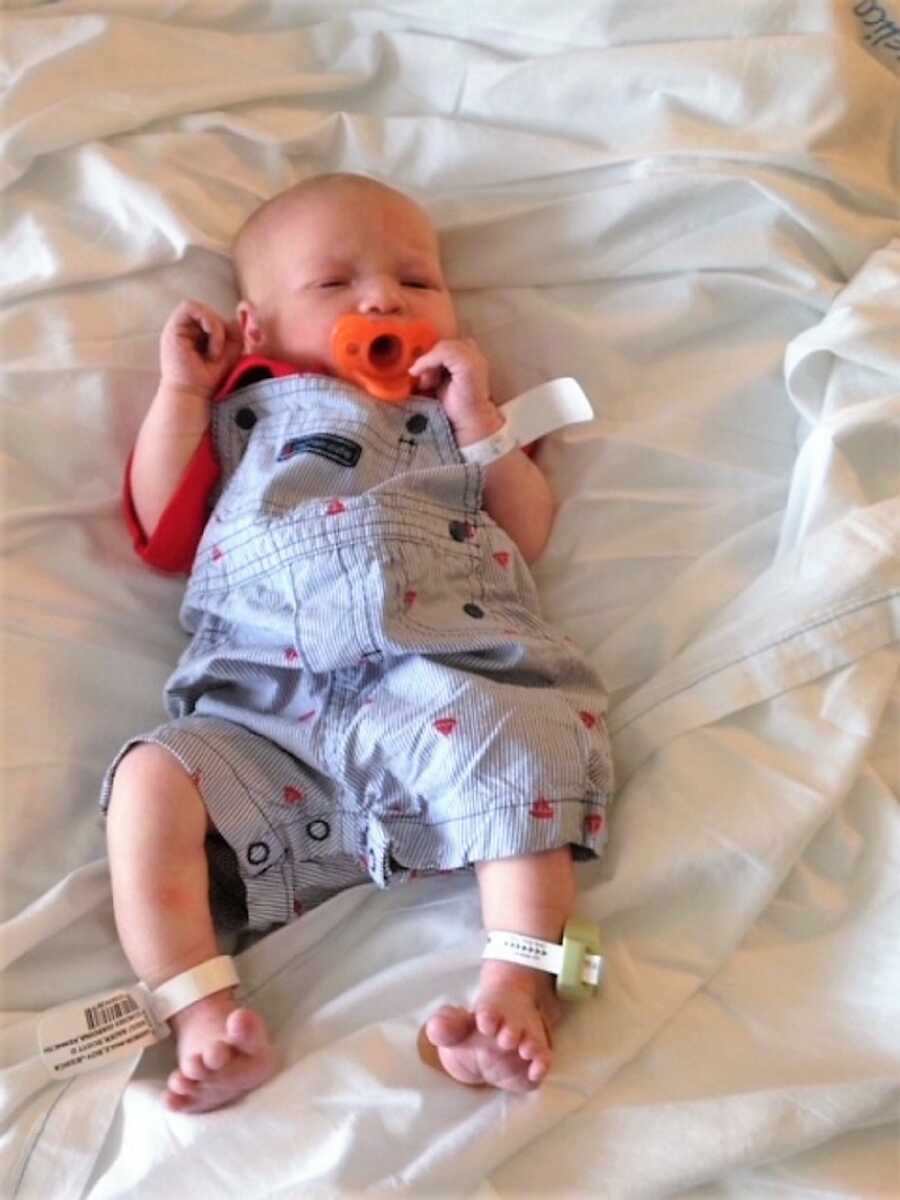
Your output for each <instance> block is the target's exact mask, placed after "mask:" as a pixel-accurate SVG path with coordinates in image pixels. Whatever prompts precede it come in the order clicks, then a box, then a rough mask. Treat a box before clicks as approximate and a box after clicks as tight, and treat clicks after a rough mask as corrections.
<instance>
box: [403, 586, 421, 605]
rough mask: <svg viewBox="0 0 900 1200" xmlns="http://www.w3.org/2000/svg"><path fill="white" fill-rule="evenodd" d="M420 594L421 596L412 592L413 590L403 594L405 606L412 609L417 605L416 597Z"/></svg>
mask: <svg viewBox="0 0 900 1200" xmlns="http://www.w3.org/2000/svg"><path fill="white" fill-rule="evenodd" d="M418 594H419V593H418V592H414V591H412V589H410V591H408V592H404V593H403V603H404V605H405V606H406V607H407V608H410V607H411V606H412V605H413V604H415V602H416V596H417V595H418Z"/></svg>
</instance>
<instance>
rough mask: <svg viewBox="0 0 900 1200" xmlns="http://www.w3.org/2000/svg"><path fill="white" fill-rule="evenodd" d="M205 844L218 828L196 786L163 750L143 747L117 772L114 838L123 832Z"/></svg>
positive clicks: (111, 811) (110, 814)
mask: <svg viewBox="0 0 900 1200" xmlns="http://www.w3.org/2000/svg"><path fill="white" fill-rule="evenodd" d="M135 824H138V825H139V826H141V827H142V829H144V830H145V831H149V830H151V829H152V830H154V831H156V832H163V831H165V832H169V831H170V830H173V829H174V828H175V827H177V829H178V831H179V832H181V833H182V834H184V835H186V836H189V837H191V838H200V839H202V838H203V837H205V835H206V834H207V833H208V832H210V831H211V830H212V829H213V828H214V827H213V825H212V823H211V821H210V820H209V817H208V815H207V812H206V805H205V804H204V802H203V797H202V796H201V795H200V791H199V789H198V787H197V783H196V780H195V779H194V777H193V776H192V775H190V774H189V773H188V771H187V770H186V769H185V768H184V767H183V766H182V764H181V763H180V762H179V761H178V759H177V758H176V757H175V755H174V754H172V753H171V752H170V751H168V750H167V749H166V748H165V747H164V746H158V745H155V744H154V743H152V742H140V743H139V744H138V745H137V746H135V747H133V749H131V750H129V751H128V753H127V754H126V755H125V756H124V758H123V759H122V760H121V762H120V763H119V764H118V766H117V767H116V773H115V775H114V776H113V781H112V788H111V790H110V799H109V806H108V809H107V832H108V834H109V835H110V837H114V836H115V831H116V829H117V828H119V827H121V826H123V825H124V826H126V827H129V828H130V827H132V826H133V825H135Z"/></svg>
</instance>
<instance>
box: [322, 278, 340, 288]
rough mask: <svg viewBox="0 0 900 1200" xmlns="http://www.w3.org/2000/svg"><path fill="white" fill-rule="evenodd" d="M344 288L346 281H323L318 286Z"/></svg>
mask: <svg viewBox="0 0 900 1200" xmlns="http://www.w3.org/2000/svg"><path fill="white" fill-rule="evenodd" d="M346 286H347V281H346V279H323V280H322V282H321V283H320V284H319V287H320V288H339V287H346Z"/></svg>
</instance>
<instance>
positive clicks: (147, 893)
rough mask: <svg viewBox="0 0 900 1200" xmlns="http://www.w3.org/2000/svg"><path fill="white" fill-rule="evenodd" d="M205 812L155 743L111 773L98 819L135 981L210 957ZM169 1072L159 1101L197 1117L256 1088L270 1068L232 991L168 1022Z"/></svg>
mask: <svg viewBox="0 0 900 1200" xmlns="http://www.w3.org/2000/svg"><path fill="white" fill-rule="evenodd" d="M208 829H209V819H208V817H207V815H206V808H205V807H204V804H203V800H202V798H201V796H200V793H199V791H198V790H197V788H196V786H195V785H194V782H193V780H192V779H191V778H190V776H189V775H188V774H187V772H186V771H185V770H184V769H183V768H182V767H181V765H180V764H179V763H178V761H177V759H176V758H175V757H174V756H173V755H172V754H170V753H169V752H168V751H167V750H165V749H163V748H162V747H161V746H154V745H152V744H142V745H139V746H137V747H135V748H134V749H133V750H131V751H130V752H129V753H128V754H127V755H126V756H125V758H123V759H122V762H121V763H120V764H119V767H118V769H117V771H116V775H115V780H114V783H113V790H112V799H111V801H110V806H109V812H108V817H107V840H108V847H109V863H110V874H111V876H112V888H113V905H114V908H115V915H116V926H117V928H118V931H119V938H120V940H121V942H122V947H123V949H124V951H125V954H126V955H127V957H128V960H129V962H130V963H131V965H132V967H133V968H134V971H135V973H136V974H137V976H138V978H140V979H142V980H143V981H144V982H145V983H146V984H147V985H148V986H149V987H151V988H155V987H158V986H159V985H160V984H162V983H164V982H165V981H166V980H168V979H171V978H172V977H173V976H175V975H178V974H180V973H181V972H182V971H187V970H189V969H190V968H191V967H196V966H198V965H199V964H200V963H202V962H205V961H206V960H207V959H209V958H215V957H216V955H217V954H218V953H219V950H218V947H217V944H216V935H215V931H214V928H213V921H212V914H211V912H210V907H209V869H208V866H207V861H206V850H205V840H206V834H207V830H208ZM170 1024H171V1026H172V1028H173V1030H174V1032H175V1036H176V1039H177V1053H178V1064H179V1070H177V1071H175V1072H173V1074H172V1075H171V1076H170V1078H169V1090H168V1093H167V1096H166V1101H167V1103H168V1105H169V1107H170V1108H172V1109H175V1110H178V1111H189V1112H205V1111H206V1110H208V1109H211V1108H219V1107H220V1106H221V1105H223V1104H227V1103H229V1102H230V1101H232V1100H235V1099H237V1097H238V1096H240V1095H241V1094H242V1093H244V1092H247V1091H250V1090H251V1089H252V1088H254V1087H257V1086H258V1085H259V1084H260V1083H262V1082H263V1080H265V1079H267V1078H268V1077H269V1076H270V1075H272V1074H273V1073H274V1071H275V1069H276V1065H277V1064H276V1055H275V1051H274V1048H273V1047H272V1045H271V1043H270V1041H269V1036H268V1032H267V1030H266V1027H265V1025H264V1023H263V1021H262V1018H261V1017H260V1016H259V1014H258V1013H256V1012H254V1011H252V1010H251V1009H246V1008H238V1006H237V1004H236V1002H235V999H234V989H233V988H226V989H224V990H223V991H220V992H215V993H213V994H212V995H211V996H207V997H206V998H205V999H203V1000H198V1001H197V1002H196V1003H195V1004H191V1005H190V1006H189V1007H188V1008H185V1009H182V1011H181V1012H180V1013H176V1014H175V1015H174V1016H173V1017H171V1018H170Z"/></svg>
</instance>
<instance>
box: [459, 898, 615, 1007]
mask: <svg viewBox="0 0 900 1200" xmlns="http://www.w3.org/2000/svg"><path fill="white" fill-rule="evenodd" d="M599 942H600V930H599V928H598V927H597V926H596V925H594V924H593V923H592V922H590V921H584V920H580V919H578V918H577V917H572V918H571V919H570V920H569V921H567V922H566V927H565V929H564V931H563V941H562V945H561V946H560V945H558V944H557V943H555V942H545V941H543V940H542V939H540V938H533V937H528V936H527V935H526V934H521V933H509V932H506V931H503V930H498V929H494V930H491V931H490V932H489V933H488V935H487V945H486V946H485V948H484V952H483V953H482V958H490V959H499V960H500V961H501V962H509V963H515V964H516V965H517V966H520V967H531V968H532V969H533V970H535V971H546V972H547V973H548V974H550V975H555V976H556V991H557V993H558V994H559V995H561V996H564V997H566V998H567V999H570V1000H586V999H588V997H590V996H593V995H595V994H596V991H597V988H598V986H599V984H600V980H601V979H602V977H603V957H602V955H601V954H600V952H599V951H600V945H599Z"/></svg>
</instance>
